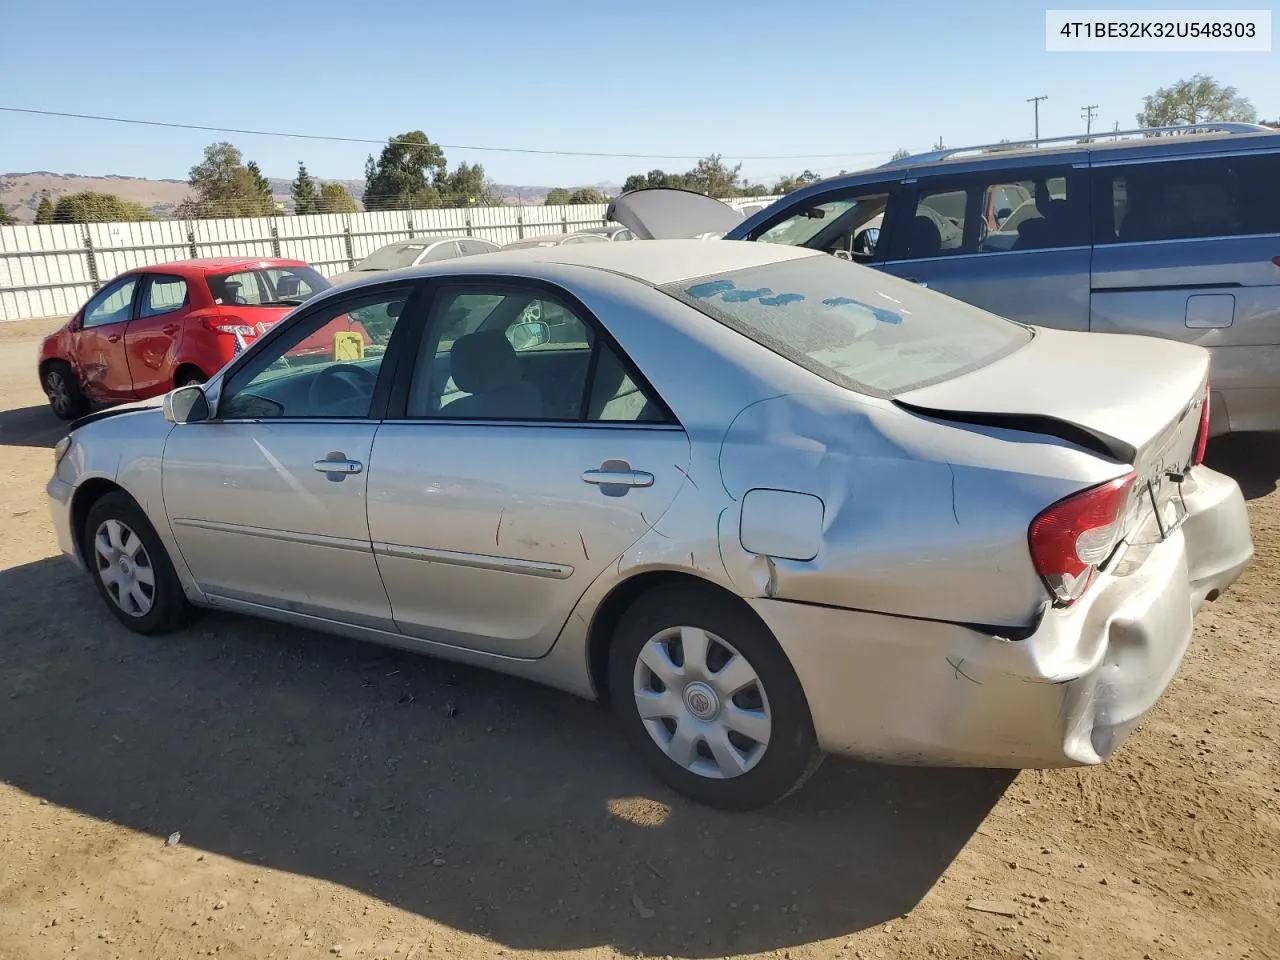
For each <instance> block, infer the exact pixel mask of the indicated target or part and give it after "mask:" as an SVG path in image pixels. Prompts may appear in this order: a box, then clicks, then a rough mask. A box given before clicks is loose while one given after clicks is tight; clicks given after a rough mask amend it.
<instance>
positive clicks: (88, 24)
mask: <svg viewBox="0 0 1280 960" xmlns="http://www.w3.org/2000/svg"><path fill="white" fill-rule="evenodd" d="M1135 5H1136V4H1135ZM1052 6H1053V7H1055V8H1061V7H1070V8H1100V6H1101V5H1099V4H1096V3H1089V2H1079V0H1078V2H1075V3H1071V2H1069V0H1065V2H1057V3H1054V4H1052ZM1107 6H1109V7H1110V8H1113V9H1114V8H1117V7H1124V6H1128V4H1125V3H1123V2H1112V3H1111V4H1109V5H1107ZM1211 6H1215V5H1214V4H1212V3H1210V2H1207V0H1201V2H1200V3H1198V4H1196V3H1191V4H1185V3H1184V4H1179V3H1177V2H1176V0H1165V2H1164V7H1166V8H1170V7H1184V8H1197V7H1198V8H1202V9H1203V8H1206V7H1211ZM1220 6H1221V7H1222V8H1224V9H1226V8H1241V7H1245V8H1248V7H1251V6H1252V7H1262V6H1265V4H1262V3H1256V2H1255V3H1252V4H1250V3H1247V2H1244V3H1241V2H1236V3H1230V4H1222V5H1220ZM1045 9H1046V6H1045V5H1043V4H1036V3H1031V2H1027V0H964V2H959V0H914V2H913V0H905V2H894V3H873V2H870V0H862V2H855V0H808V2H805V3H779V2H763V0H738V2H736V3H717V4H712V3H709V2H705V0H679V2H675V0H645V2H643V3H636V2H633V3H627V4H619V3H609V2H607V0H606V2H604V3H600V2H589V0H536V2H529V0H527V2H518V0H490V2H484V0H477V2H471V3H457V2H449V3H440V2H436V3H431V2H429V0H373V2H365V3H348V2H341V3H340V2H335V0H308V2H293V0H277V2H264V0H254V2H247V0H218V2H216V3H184V2H181V0H170V2H166V3H156V2H139V0H119V2H111V3H104V2H102V0H92V2H85V0H70V2H68V0H52V2H51V0H39V2H37V0H6V2H5V4H4V10H5V12H4V17H3V21H4V22H3V31H4V36H3V39H2V40H0V105H4V106H18V107H33V108H39V109H47V110H58V111H72V112H79V113H96V114H108V115H114V116H126V117H136V118H142V119H153V120H171V121H179V122H186V123H196V124H208V125H213V126H230V127H247V128H255V129H269V130H285V131H297V132H303V133H318V134H331V135H340V136H351V137H368V138H378V139H385V138H386V137H389V136H392V135H394V134H397V133H400V132H403V131H406V130H411V129H415V128H418V129H422V130H424V131H425V132H426V133H427V135H428V136H429V137H430V138H431V139H432V140H434V141H437V142H440V143H445V144H474V145H481V146H508V147H534V148H541V149H558V150H583V151H600V152H618V153H653V154H688V155H703V154H707V153H712V152H720V153H723V154H725V156H726V158H733V157H735V156H745V155H761V154H769V155H777V154H809V155H816V154H833V153H836V154H848V156H844V157H838V158H822V159H820V158H817V157H816V156H815V157H814V158H813V159H796V160H749V161H746V162H745V163H744V165H743V173H744V174H746V175H749V176H751V177H753V178H755V177H758V178H760V179H761V180H770V179H772V178H773V177H775V176H776V175H778V174H782V173H786V172H795V171H799V170H800V169H803V168H804V167H806V166H807V167H810V168H812V169H814V170H816V171H818V172H820V173H823V174H830V173H836V172H838V171H839V170H840V169H841V168H847V169H851V170H852V169H858V168H861V167H866V166H870V165H872V164H874V163H878V162H880V161H882V160H884V159H886V158H887V156H888V154H889V152H891V151H892V150H894V149H895V148H897V147H905V148H907V149H911V150H920V149H925V148H927V147H928V146H929V145H930V144H932V143H933V142H934V141H935V140H936V139H937V138H938V137H939V136H941V137H942V138H943V139H944V141H945V142H946V143H948V144H951V145H956V144H961V143H975V142H986V141H995V140H999V139H1001V138H1004V137H1007V138H1010V139H1019V138H1021V137H1029V136H1030V135H1031V133H1032V108H1031V105H1030V104H1028V103H1026V102H1025V100H1026V98H1027V97H1030V96H1033V95H1038V94H1047V95H1048V97H1049V99H1048V101H1046V102H1044V103H1042V104H1041V105H1040V129H1041V133H1042V135H1046V136H1047V135H1052V134H1064V133H1074V132H1076V131H1078V130H1081V129H1082V128H1083V121H1082V120H1081V119H1080V112H1081V105H1083V104H1094V103H1096V104H1098V106H1099V109H1098V119H1097V121H1096V126H1095V128H1100V129H1111V128H1112V127H1113V126H1114V124H1115V122H1116V121H1119V123H1120V125H1121V128H1124V127H1129V126H1133V125H1134V114H1135V113H1136V112H1137V111H1138V110H1139V109H1140V107H1141V101H1142V97H1143V95H1144V94H1147V93H1150V92H1151V91H1153V90H1154V89H1155V88H1157V87H1160V86H1164V85H1167V84H1169V83H1171V82H1173V81H1175V80H1177V79H1179V78H1182V77H1186V76H1190V75H1191V74H1193V73H1196V72H1205V73H1208V74H1210V75H1212V76H1213V77H1215V78H1216V79H1217V80H1218V81H1220V82H1222V83H1226V84H1230V85H1232V86H1235V87H1237V88H1238V89H1239V90H1240V92H1241V93H1242V94H1244V95H1246V96H1248V97H1249V98H1250V99H1251V100H1252V101H1253V103H1254V105H1255V106H1256V107H1257V108H1258V110H1259V113H1260V114H1261V115H1262V117H1263V118H1264V119H1275V118H1276V117H1277V116H1280V54H1278V53H1274V52H1273V53H1253V54H1224V53H1216V54H1198V55H1197V54H1176V53H1159V54H1157V53H1149V54H1132V53H1131V54H1101V53H1091V54H1078V53H1077V54H1069V53H1053V54H1051V53H1046V52H1045V49H1044V46H1045V38H1044V31H1045V27H1044V11H1045ZM222 138H223V137H222V136H221V135H217V134H212V133H206V132H197V131H184V130H169V129H158V128H147V127H136V126H125V125H118V124H108V123H101V122H96V121H88V120H67V119H56V118H43V117H31V116H20V115H15V114H5V113H0V172H5V171H8V172H15V171H28V170H50V171H53V172H57V173H82V174H94V175H98V174H108V173H115V174H123V175H130V176H144V177H169V178H175V179H183V178H185V177H186V175H187V171H188V169H189V168H190V167H191V165H192V164H193V163H196V162H198V160H199V157H200V153H201V150H202V148H203V147H204V146H205V145H206V144H207V143H209V142H211V141H213V140H216V139H222ZM225 138H226V139H229V140H231V141H232V142H233V143H235V144H236V145H237V146H239V147H240V148H241V149H242V150H243V152H244V154H245V156H246V158H248V159H255V160H257V161H258V163H259V165H260V166H261V167H262V169H263V170H264V171H265V172H266V173H267V174H268V175H270V176H279V177H291V176H292V175H293V173H294V171H295V169H296V166H297V162H298V161H299V160H304V161H306V163H307V166H308V167H309V168H310V170H311V171H312V173H313V174H314V175H318V176H321V177H333V178H355V177H360V176H361V175H362V171H363V164H364V159H365V156H366V154H367V153H368V152H370V151H371V150H373V151H374V152H376V150H377V148H376V147H373V146H370V145H362V144H341V143H328V142H308V141H298V140H289V139H283V138H276V137H259V136H250V135H226V137H225ZM446 155H447V157H448V159H449V161H450V164H451V165H452V164H454V163H456V162H457V161H458V160H467V161H472V162H475V161H478V162H480V163H483V164H484V166H485V169H486V171H487V173H488V174H489V175H490V176H491V177H492V178H493V179H495V180H498V181H500V182H503V183H520V184H530V185H535V184H538V185H557V184H566V185H571V184H581V183H592V182H596V181H603V180H612V181H621V180H622V179H623V178H624V177H626V175H627V174H629V173H633V172H637V171H645V170H648V169H651V168H653V167H663V168H666V169H675V170H684V169H687V168H688V167H689V166H691V165H692V161H691V160H678V159H677V160H638V159H624V158H617V159H610V158H582V157H557V156H534V155H526V154H502V153H489V152H480V151H463V150H457V149H449V150H446Z"/></svg>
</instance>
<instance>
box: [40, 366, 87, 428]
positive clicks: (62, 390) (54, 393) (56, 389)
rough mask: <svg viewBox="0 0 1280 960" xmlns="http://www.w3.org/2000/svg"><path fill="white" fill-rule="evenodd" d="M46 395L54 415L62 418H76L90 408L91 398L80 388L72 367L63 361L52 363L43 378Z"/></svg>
mask: <svg viewBox="0 0 1280 960" xmlns="http://www.w3.org/2000/svg"><path fill="white" fill-rule="evenodd" d="M42 381H43V386H44V395H45V396H46V397H48V398H49V406H50V407H51V408H52V409H53V412H54V415H55V416H57V417H58V418H60V419H62V420H75V419H76V418H77V417H83V416H84V415H85V413H87V412H88V410H89V400H88V398H86V397H85V395H84V393H83V392H82V391H81V389H80V384H79V382H78V381H77V380H76V377H75V374H73V373H72V372H71V367H70V366H68V365H67V364H65V363H62V362H61V361H59V362H57V363H51V364H49V366H48V367H47V368H46V369H45V372H44V377H43V378H42Z"/></svg>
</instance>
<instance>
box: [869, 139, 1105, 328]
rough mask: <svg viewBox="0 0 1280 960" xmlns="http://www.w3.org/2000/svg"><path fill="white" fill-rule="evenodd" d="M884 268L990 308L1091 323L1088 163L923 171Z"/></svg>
mask: <svg viewBox="0 0 1280 960" xmlns="http://www.w3.org/2000/svg"><path fill="white" fill-rule="evenodd" d="M906 185H907V187H908V191H907V193H906V195H905V196H904V198H903V199H904V202H903V204H902V206H901V208H900V214H899V216H897V217H896V218H895V220H894V224H893V234H894V236H893V238H892V240H891V242H890V243H889V247H888V251H887V256H886V259H885V262H884V263H883V265H882V267H883V269H884V270H886V271H887V272H889V273H893V274H895V275H897V276H900V277H903V278H905V279H908V280H913V281H915V282H916V283H920V284H924V285H926V286H928V287H930V288H931V289H934V290H938V291H939V292H941V293H945V294H948V295H949V296H953V297H955V298H957V299H959V300H964V301H966V302H967V303H971V304H973V305H974V306H977V307H981V308H983V309H985V310H990V311H991V312H992V313H996V314H999V315H1000V316H1003V317H1009V318H1011V319H1013V320H1020V321H1023V322H1024V323H1032V324H1040V325H1043V326H1048V327H1058V328H1060V329H1063V330H1087V329H1089V259H1090V247H1089V237H1088V210H1089V205H1088V199H1087V197H1088V182H1087V163H1083V162H1082V163H1081V164H1080V165H1078V166H1073V165H1071V164H1069V163H1060V164H1053V165H1044V164H1043V163H1039V164H1037V165H1035V166H1013V167H1008V166H1004V165H1000V166H998V167H997V166H992V165H990V164H986V165H984V166H981V167H978V168H975V169H973V170H970V171H968V172H962V173H954V172H951V171H950V170H945V171H943V172H937V173H927V174H926V173H920V174H919V175H918V176H916V177H913V178H909V179H908V180H907V181H906Z"/></svg>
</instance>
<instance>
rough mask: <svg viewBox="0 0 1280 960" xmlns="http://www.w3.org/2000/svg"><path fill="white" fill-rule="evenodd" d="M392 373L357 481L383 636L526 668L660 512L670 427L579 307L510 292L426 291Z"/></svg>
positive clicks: (682, 462) (520, 287)
mask: <svg viewBox="0 0 1280 960" xmlns="http://www.w3.org/2000/svg"><path fill="white" fill-rule="evenodd" d="M534 316H536V317H539V318H540V319H534V320H530V319H528V318H530V317H534ZM541 318H546V319H541ZM553 319H554V320H555V321H556V324H557V327H558V331H559V332H558V335H557V337H556V339H554V340H553V339H552V337H551V320H553ZM569 327H573V328H574V329H575V330H576V336H570V335H569V330H568V328H569ZM404 378H405V381H404V384H403V387H402V388H401V389H400V392H399V393H397V394H396V395H393V398H392V408H391V413H390V414H389V417H388V419H387V421H386V422H385V423H384V424H383V425H382V427H381V428H380V429H379V431H378V435H377V438H376V439H375V441H374V449H373V465H372V467H371V468H370V474H369V531H370V535H371V537H372V538H373V544H374V552H375V555H376V556H377V559H378V568H379V570H381V572H382V580H383V583H384V584H385V586H386V590H387V596H388V597H389V598H390V600H391V606H392V611H393V614H394V616H395V621H396V625H397V627H398V628H399V629H400V630H401V631H402V632H404V633H405V634H407V635H409V636H412V637H417V638H423V639H428V640H434V641H436V642H441V643H449V644H453V645H456V646H460V647H467V648H472V649H478V650H484V651H488V652H492V653H496V654H501V655H506V656H513V657H537V656H541V655H542V654H544V653H545V652H546V651H547V650H548V649H550V647H551V645H552V644H553V643H554V642H555V639H556V637H557V636H558V634H559V633H560V630H561V628H562V627H563V626H564V623H565V621H566V620H567V618H568V617H569V615H570V612H571V611H572V609H573V607H574V604H575V603H576V602H577V600H578V599H579V598H580V597H581V596H582V594H583V592H584V591H585V590H586V589H587V587H588V586H589V585H590V584H591V582H592V581H594V580H595V579H596V578H597V577H598V576H600V574H601V573H602V572H604V571H605V570H607V569H608V568H609V567H610V566H611V565H612V564H614V563H616V562H617V561H618V559H619V557H620V556H621V555H622V554H623V552H624V551H626V550H627V548H629V547H630V546H631V545H632V544H633V543H635V541H636V540H637V539H639V538H640V537H641V536H642V535H643V534H644V533H645V532H646V531H647V530H648V529H649V527H650V526H651V525H652V524H653V523H654V522H655V521H656V520H657V519H658V518H659V517H660V516H661V515H662V513H663V511H665V510H666V508H667V506H668V505H669V504H670V503H671V500H672V499H673V498H674V496H675V493H676V491H677V490H678V489H679V486H680V483H681V481H682V480H683V479H684V473H683V472H682V471H686V470H687V468H688V461H689V446H688V441H687V439H686V437H685V435H684V432H683V430H682V429H681V428H680V426H679V425H678V424H676V423H675V422H674V419H673V418H672V417H671V415H670V413H669V411H668V410H667V409H666V407H665V406H664V405H663V404H662V403H661V400H660V399H659V398H658V397H656V396H655V395H654V394H653V391H652V390H651V388H650V387H649V386H648V385H647V384H646V382H645V381H644V379H643V378H642V377H641V376H640V374H639V373H638V372H637V371H635V370H634V369H632V367H631V366H630V364H629V363H628V361H627V360H626V358H625V356H624V355H623V354H622V352H621V349H620V348H619V347H618V345H617V344H616V343H615V342H613V340H612V339H611V338H610V337H609V336H608V334H607V331H605V329H604V328H603V327H602V326H601V325H600V324H599V323H598V321H597V320H596V319H595V318H594V317H592V316H591V315H590V314H589V313H588V312H587V311H586V309H585V308H584V307H583V306H582V305H581V304H580V303H578V302H577V301H576V300H574V299H573V298H572V297H570V296H569V295H568V294H566V293H565V292H564V291H560V290H555V289H548V288H545V287H541V286H535V285H532V284H531V283H527V282H519V281H511V280H497V279H492V280H486V279H480V278H477V279H474V280H468V281H467V282H466V283H465V284H463V283H448V284H441V285H440V286H439V287H437V289H436V291H435V294H434V297H433V306H432V309H431V312H430V319H429V322H428V324H427V327H426V329H425V330H424V332H423V335H422V337H421V343H420V346H419V347H418V349H417V351H416V356H415V360H414V361H413V363H411V364H409V365H408V368H407V369H406V371H405V374H404Z"/></svg>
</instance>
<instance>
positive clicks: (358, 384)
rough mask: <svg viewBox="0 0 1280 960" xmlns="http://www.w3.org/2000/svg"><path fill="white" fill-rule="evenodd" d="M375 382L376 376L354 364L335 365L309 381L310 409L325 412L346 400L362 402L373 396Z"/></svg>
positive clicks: (376, 380)
mask: <svg viewBox="0 0 1280 960" xmlns="http://www.w3.org/2000/svg"><path fill="white" fill-rule="evenodd" d="M377 382H378V376H377V374H375V373H374V372H373V371H372V370H366V369H365V368H364V367H358V366H356V365H355V364H354V363H335V364H332V365H331V366H328V367H325V368H324V369H323V370H321V371H320V372H319V373H317V374H316V375H315V376H314V377H313V378H312V379H311V388H310V390H309V391H308V399H309V400H310V403H311V407H312V409H315V410H327V409H329V408H331V407H335V406H338V405H340V404H342V403H343V402H345V401H348V400H364V399H367V398H368V397H371V396H373V387H374V384H376V383H377Z"/></svg>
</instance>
